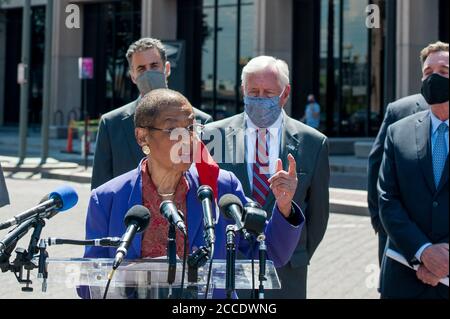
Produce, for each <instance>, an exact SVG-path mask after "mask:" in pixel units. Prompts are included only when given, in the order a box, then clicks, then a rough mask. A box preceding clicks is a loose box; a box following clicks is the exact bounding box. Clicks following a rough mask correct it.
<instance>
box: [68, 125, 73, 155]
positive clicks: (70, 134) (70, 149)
mask: <svg viewBox="0 0 450 319" xmlns="http://www.w3.org/2000/svg"><path fill="white" fill-rule="evenodd" d="M66 153H69V154H71V153H73V128H72V122H70V124H69V128H68V130H67V146H66Z"/></svg>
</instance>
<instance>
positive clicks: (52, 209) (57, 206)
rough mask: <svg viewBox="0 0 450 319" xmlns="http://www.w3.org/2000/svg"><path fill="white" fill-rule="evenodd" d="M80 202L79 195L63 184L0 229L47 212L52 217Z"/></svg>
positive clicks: (48, 216)
mask: <svg viewBox="0 0 450 319" xmlns="http://www.w3.org/2000/svg"><path fill="white" fill-rule="evenodd" d="M77 202H78V195H77V193H76V192H75V190H74V189H73V188H72V187H70V186H62V187H59V188H57V189H56V190H55V191H54V192H52V193H50V194H49V195H46V196H45V197H44V199H43V200H42V201H41V203H39V205H37V206H35V207H33V208H31V209H29V210H27V211H25V212H23V213H21V214H19V215H17V216H14V217H13V218H11V219H9V220H7V221H6V222H4V223H1V224H0V230H2V229H6V228H9V227H11V226H14V225H18V224H20V223H22V222H23V221H25V220H27V219H29V218H31V217H35V216H39V215H41V214H46V215H45V216H41V217H45V218H48V219H50V218H52V217H53V216H54V215H56V214H57V213H59V212H64V211H67V210H69V209H71V208H72V207H74V206H75V205H76V204H77Z"/></svg>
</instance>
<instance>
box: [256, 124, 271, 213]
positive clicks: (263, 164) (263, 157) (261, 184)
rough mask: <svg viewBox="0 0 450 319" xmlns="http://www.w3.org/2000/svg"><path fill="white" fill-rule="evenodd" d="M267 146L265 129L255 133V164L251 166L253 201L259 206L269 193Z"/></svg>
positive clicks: (262, 204)
mask: <svg viewBox="0 0 450 319" xmlns="http://www.w3.org/2000/svg"><path fill="white" fill-rule="evenodd" d="M269 178H270V166H269V144H268V131H267V129H258V130H257V131H256V148H255V163H254V164H253V199H254V200H255V201H256V202H258V203H259V204H260V205H261V206H264V205H265V203H266V199H267V195H268V194H269V192H270V184H269Z"/></svg>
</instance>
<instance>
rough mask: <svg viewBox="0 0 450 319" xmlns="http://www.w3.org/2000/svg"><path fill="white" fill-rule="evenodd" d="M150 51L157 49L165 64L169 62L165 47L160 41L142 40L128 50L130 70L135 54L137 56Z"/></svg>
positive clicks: (152, 39)
mask: <svg viewBox="0 0 450 319" xmlns="http://www.w3.org/2000/svg"><path fill="white" fill-rule="evenodd" d="M150 49H157V50H158V52H159V55H160V56H161V60H162V61H163V64H164V63H166V62H167V53H166V49H165V48H164V45H163V44H162V42H161V41H160V40H158V39H154V38H142V39H140V40H137V41H136V42H134V43H133V44H132V45H130V47H129V48H128V51H127V54H126V57H127V60H128V65H129V67H130V69H131V65H132V59H133V54H135V53H136V52H143V51H147V50H150Z"/></svg>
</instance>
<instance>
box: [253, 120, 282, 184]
mask: <svg viewBox="0 0 450 319" xmlns="http://www.w3.org/2000/svg"><path fill="white" fill-rule="evenodd" d="M283 122H284V111H283V112H282V113H281V114H280V116H279V118H278V119H277V120H276V121H275V123H274V124H273V125H271V126H270V127H268V131H269V134H268V145H269V172H270V176H273V175H274V174H275V172H276V169H277V161H278V159H279V158H280V147H281V136H282V135H281V134H282V128H283V124H284V123H283ZM245 127H246V131H245V160H246V162H247V173H248V179H249V182H250V187H251V189H252V190H253V165H254V163H255V157H256V156H255V155H256V154H255V149H256V134H257V130H258V129H259V128H258V127H257V126H256V125H255V124H254V123H253V122H252V120H251V119H250V117H249V116H248V115H247V114H245Z"/></svg>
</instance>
